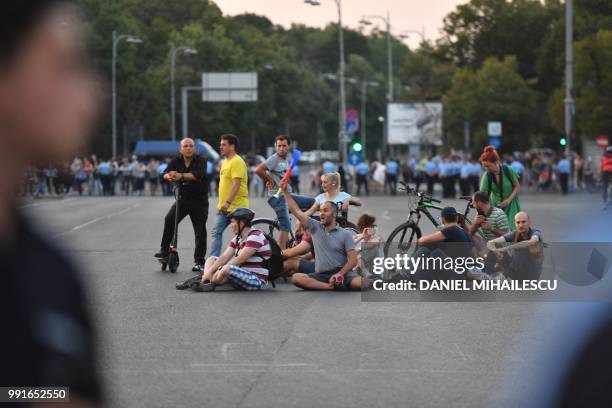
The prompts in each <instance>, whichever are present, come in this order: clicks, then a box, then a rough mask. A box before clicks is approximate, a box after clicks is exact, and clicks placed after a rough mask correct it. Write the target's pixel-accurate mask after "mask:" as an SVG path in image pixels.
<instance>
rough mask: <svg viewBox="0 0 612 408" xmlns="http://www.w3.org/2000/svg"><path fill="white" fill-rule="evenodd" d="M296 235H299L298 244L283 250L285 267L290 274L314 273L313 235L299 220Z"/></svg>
mask: <svg viewBox="0 0 612 408" xmlns="http://www.w3.org/2000/svg"><path fill="white" fill-rule="evenodd" d="M295 235H296V238H298V237H299V238H298V239H299V242H298V243H297V245H295V246H294V247H292V248H288V249H285V250H283V251H282V252H281V255H282V256H283V258H285V260H284V261H283V268H284V269H285V271H287V272H288V273H289V275H293V274H295V273H305V274H309V273H314V271H315V263H314V259H315V251H314V245H313V244H312V236H311V235H310V233H309V232H308V231H307V230H306V228H304V227H303V226H302V223H300V222H299V221H297V222H296V233H295Z"/></svg>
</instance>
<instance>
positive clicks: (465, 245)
mask: <svg viewBox="0 0 612 408" xmlns="http://www.w3.org/2000/svg"><path fill="white" fill-rule="evenodd" d="M459 217H460V215H459V214H458V213H457V210H456V209H455V208H454V207H444V208H443V209H442V212H441V218H442V225H443V227H444V228H442V229H441V230H440V231H436V232H434V233H433V234H429V235H424V236H422V237H421V238H419V239H418V241H417V243H418V244H419V249H418V250H417V251H416V253H415V255H414V257H420V256H424V257H429V258H442V259H446V258H459V257H472V256H473V255H474V240H473V239H472V236H471V235H470V234H469V232H467V231H466V230H465V229H464V228H462V227H461V226H460V225H459ZM414 277H415V278H417V279H428V280H429V279H445V278H446V279H448V278H451V279H456V278H461V275H458V274H456V273H454V272H451V273H449V272H448V271H445V270H440V271H437V270H435V271H434V270H432V271H427V272H426V271H425V270H423V269H421V270H419V271H415V274H414Z"/></svg>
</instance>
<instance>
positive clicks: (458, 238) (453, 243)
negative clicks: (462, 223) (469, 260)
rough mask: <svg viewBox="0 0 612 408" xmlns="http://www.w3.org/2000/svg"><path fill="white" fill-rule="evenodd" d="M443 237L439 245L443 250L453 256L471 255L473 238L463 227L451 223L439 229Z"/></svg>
mask: <svg viewBox="0 0 612 408" xmlns="http://www.w3.org/2000/svg"><path fill="white" fill-rule="evenodd" d="M440 232H441V233H442V234H443V235H444V237H445V239H444V241H443V242H442V244H441V245H440V247H441V248H442V249H443V250H444V252H445V253H446V254H447V255H448V256H450V257H453V258H457V257H467V256H471V249H472V248H473V246H474V240H473V239H472V237H471V236H470V234H469V233H468V232H467V231H466V230H464V229H463V228H461V227H459V226H457V225H453V226H451V227H446V228H443V229H441V230H440Z"/></svg>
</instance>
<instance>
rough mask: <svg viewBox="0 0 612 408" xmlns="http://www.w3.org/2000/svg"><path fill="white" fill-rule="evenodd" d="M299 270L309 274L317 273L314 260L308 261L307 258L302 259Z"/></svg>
mask: <svg viewBox="0 0 612 408" xmlns="http://www.w3.org/2000/svg"><path fill="white" fill-rule="evenodd" d="M298 272H299V273H305V274H307V275H310V274H313V273H315V263H314V261H307V260H306V259H300V262H299V264H298Z"/></svg>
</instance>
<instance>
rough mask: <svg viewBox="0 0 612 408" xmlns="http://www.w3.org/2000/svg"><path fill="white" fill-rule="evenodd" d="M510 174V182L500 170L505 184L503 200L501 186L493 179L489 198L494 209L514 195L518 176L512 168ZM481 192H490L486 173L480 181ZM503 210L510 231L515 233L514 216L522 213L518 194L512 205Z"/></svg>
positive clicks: (509, 170) (509, 168) (509, 169)
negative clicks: (513, 191)
mask: <svg viewBox="0 0 612 408" xmlns="http://www.w3.org/2000/svg"><path fill="white" fill-rule="evenodd" d="M508 173H510V178H511V180H509V179H508V177H507V176H506V175H505V174H504V172H503V171H501V169H500V174H501V177H502V182H503V192H504V198H503V199H500V197H499V195H500V194H499V193H500V188H499V184H498V183H497V182H496V181H495V178H493V183H491V195H490V196H489V199H490V201H491V205H492V206H494V207H497V205H498V204H499V203H500V202H501V201H503V200H505V199H506V198H508V197H509V196H510V194H512V190H513V189H514V183H515V182H518V175H517V174H516V172H515V171H514V169H512V167H510V166H508ZM480 190H481V191H488V190H489V180H488V176H487V173H486V172H485V173H484V174H483V175H482V178H481V179H480ZM503 210H504V212H505V213H506V217H508V224H510V229H511V230H512V231H514V230H515V229H516V226H515V225H514V216H515V215H516V213H518V212H520V211H521V204H520V203H519V198H518V194H517V195H516V196H515V197H514V200H512V201H511V202H510V204H508V205H507V206H506V208H504V209H503Z"/></svg>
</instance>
